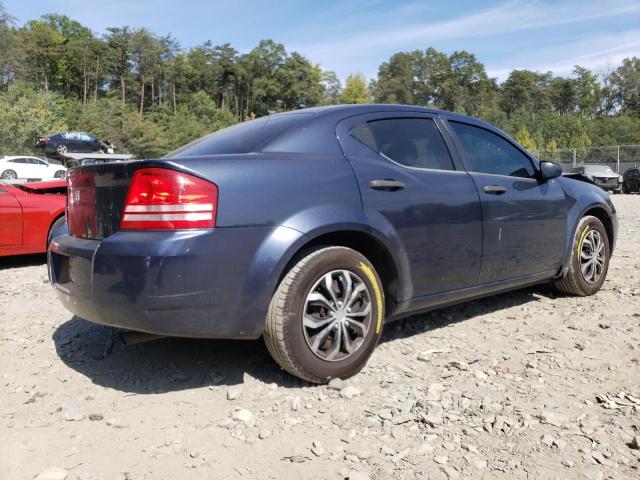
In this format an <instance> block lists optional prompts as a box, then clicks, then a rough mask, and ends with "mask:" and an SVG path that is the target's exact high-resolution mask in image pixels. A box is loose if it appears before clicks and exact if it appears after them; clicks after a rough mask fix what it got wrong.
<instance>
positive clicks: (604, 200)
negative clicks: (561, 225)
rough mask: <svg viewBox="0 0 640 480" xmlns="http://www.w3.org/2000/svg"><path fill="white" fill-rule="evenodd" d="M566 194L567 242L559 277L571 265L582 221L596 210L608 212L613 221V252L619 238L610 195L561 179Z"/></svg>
mask: <svg viewBox="0 0 640 480" xmlns="http://www.w3.org/2000/svg"><path fill="white" fill-rule="evenodd" d="M558 180H559V181H560V184H561V186H562V189H563V190H564V192H565V197H566V202H567V238H566V241H565V251H564V256H563V261H562V270H561V271H560V272H559V273H558V277H562V276H564V275H565V274H566V273H567V270H568V268H569V263H570V261H571V248H572V246H573V238H574V235H575V231H576V228H577V227H578V223H579V222H580V219H581V218H582V217H584V216H585V214H586V213H587V212H588V211H589V210H591V209H594V208H600V209H602V210H604V211H605V212H607V215H608V216H609V218H610V220H611V227H612V230H613V242H612V243H611V245H610V249H611V252H613V249H614V247H615V241H616V237H617V229H618V222H617V218H616V210H615V207H614V206H613V203H612V202H611V199H610V198H609V194H608V193H607V192H605V191H604V190H602V189H601V188H599V187H597V186H595V185H592V184H589V183H585V182H581V181H579V180H573V179H570V178H565V177H560V178H559V179H558Z"/></svg>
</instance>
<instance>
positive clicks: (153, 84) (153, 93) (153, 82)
mask: <svg viewBox="0 0 640 480" xmlns="http://www.w3.org/2000/svg"><path fill="white" fill-rule="evenodd" d="M155 99H156V79H155V78H153V77H151V106H152V107H153V102H155Z"/></svg>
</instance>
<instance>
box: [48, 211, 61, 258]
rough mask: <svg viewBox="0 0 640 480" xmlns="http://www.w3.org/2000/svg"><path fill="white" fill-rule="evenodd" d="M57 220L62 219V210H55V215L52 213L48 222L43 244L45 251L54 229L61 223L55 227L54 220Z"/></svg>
mask: <svg viewBox="0 0 640 480" xmlns="http://www.w3.org/2000/svg"><path fill="white" fill-rule="evenodd" d="M58 220H64V210H62V211H61V212H57V213H56V214H55V215H53V220H52V221H51V223H50V224H49V228H48V230H47V237H46V239H45V245H44V251H45V252H46V251H47V250H49V243H50V242H51V239H52V238H53V233H54V231H55V230H57V229H58V228H60V227H61V226H62V225H63V224H60V225H59V226H57V227H56V222H58Z"/></svg>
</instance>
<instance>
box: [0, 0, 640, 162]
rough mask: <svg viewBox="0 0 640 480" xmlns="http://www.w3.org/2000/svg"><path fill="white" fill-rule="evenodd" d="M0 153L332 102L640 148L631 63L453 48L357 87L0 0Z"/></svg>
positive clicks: (277, 47)
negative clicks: (68, 133) (491, 57)
mask: <svg viewBox="0 0 640 480" xmlns="http://www.w3.org/2000/svg"><path fill="white" fill-rule="evenodd" d="M0 45H2V49H0V153H3V154H10V153H27V152H29V151H31V150H32V149H33V145H34V143H35V140H36V138H37V137H39V136H41V135H44V134H47V133H51V132H54V131H63V130H67V129H75V130H85V131H89V132H91V133H93V134H95V135H97V136H98V137H100V138H102V139H105V140H110V141H112V142H114V143H115V144H116V145H117V146H118V147H119V149H120V151H129V152H131V153H133V154H135V155H136V156H138V157H140V158H144V157H153V156H159V155H163V154H165V153H166V152H168V151H170V150H171V149H173V148H176V147H178V146H180V145H182V144H184V143H187V142H188V141H191V140H193V139H195V138H197V137H200V136H202V135H204V134H206V133H208V132H211V131H214V130H217V129H220V128H223V127H226V126H228V125H232V124H234V123H236V122H239V121H244V120H247V119H250V118H254V117H257V116H262V115H267V114H270V113H274V112H280V111H286V110H293V109H299V108H305V107H313V106H318V105H332V104H339V103H369V102H377V103H405V104H414V105H425V106H432V107H437V108H443V109H446V110H452V111H457V112H461V113H466V114H469V115H473V116H476V117H480V118H483V119H486V120H488V121H489V122H491V123H493V124H495V125H497V126H499V127H501V128H502V129H504V130H505V131H507V133H509V134H511V135H513V136H514V137H515V138H516V139H517V140H518V141H520V142H521V143H522V144H523V145H524V146H525V147H527V148H529V149H531V150H534V151H535V150H541V149H556V148H580V147H585V146H591V145H611V144H617V143H640V59H639V58H636V57H633V58H628V59H625V60H624V61H623V62H622V63H621V64H620V65H617V66H615V67H614V68H611V69H610V71H608V72H604V73H595V72H592V71H590V70H588V69H586V68H583V67H580V66H576V67H575V69H574V71H573V74H572V75H571V76H569V77H562V76H554V75H553V74H552V73H550V72H546V73H540V72H533V71H529V70H513V71H512V72H511V73H510V74H509V76H508V77H507V79H506V80H504V81H503V82H498V81H497V80H496V79H494V78H490V77H489V75H488V74H487V72H486V69H485V66H484V65H483V64H482V63H481V62H479V61H478V60H477V59H476V57H475V56H474V55H473V54H471V53H469V52H465V51H456V52H453V53H452V54H446V53H443V52H439V51H437V50H435V49H433V48H427V49H425V50H415V51H412V52H398V53H396V54H394V55H393V56H392V57H391V58H390V59H389V60H388V61H387V62H384V63H383V64H382V65H380V67H379V70H378V75H377V78H375V79H372V80H371V81H370V82H368V83H367V81H366V79H365V78H364V77H363V76H362V75H361V74H353V75H349V76H348V77H347V78H346V80H345V83H344V85H342V83H341V82H340V80H339V79H338V77H337V76H336V74H335V73H334V72H331V71H324V70H322V69H321V68H320V66H318V65H317V64H315V63H313V62H312V61H311V60H309V59H307V58H306V57H304V56H303V55H301V54H299V53H297V52H287V50H286V49H285V47H284V46H283V45H282V44H280V43H277V42H275V41H273V40H262V41H261V42H259V44H258V45H257V46H256V47H255V48H253V49H252V50H250V51H249V52H247V53H241V52H239V51H238V50H236V49H234V48H233V47H232V46H231V45H230V44H228V43H225V44H222V45H214V44H212V43H211V42H205V43H203V44H201V45H198V46H196V47H192V48H188V49H185V48H182V47H181V46H180V44H179V42H178V41H177V40H176V39H175V38H173V37H172V36H171V35H165V36H161V35H157V34H155V33H153V32H151V31H149V30H147V29H145V28H131V27H127V26H124V27H112V28H108V29H107V30H106V32H105V33H104V34H96V33H94V32H92V31H91V30H90V29H89V28H87V27H85V26H83V25H81V24H80V23H79V22H77V21H75V20H72V19H70V18H69V17H67V16H64V15H57V14H47V15H43V16H42V17H40V18H39V19H36V20H30V21H28V22H26V23H25V24H24V25H17V24H16V21H15V19H13V18H12V17H11V15H10V14H9V13H8V12H7V11H6V9H5V8H4V7H3V6H2V4H1V3H0Z"/></svg>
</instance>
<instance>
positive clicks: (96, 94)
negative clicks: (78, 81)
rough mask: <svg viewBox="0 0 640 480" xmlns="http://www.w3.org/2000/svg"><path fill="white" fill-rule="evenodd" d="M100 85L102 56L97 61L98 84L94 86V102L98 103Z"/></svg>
mask: <svg viewBox="0 0 640 480" xmlns="http://www.w3.org/2000/svg"><path fill="white" fill-rule="evenodd" d="M99 83H100V56H98V58H97V59H96V84H95V85H94V86H93V101H94V102H97V101H98V84H99Z"/></svg>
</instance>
